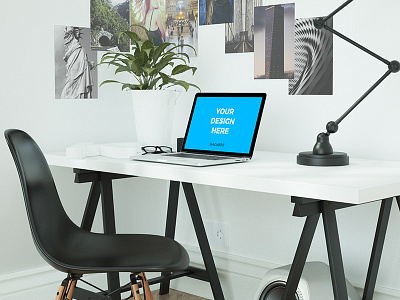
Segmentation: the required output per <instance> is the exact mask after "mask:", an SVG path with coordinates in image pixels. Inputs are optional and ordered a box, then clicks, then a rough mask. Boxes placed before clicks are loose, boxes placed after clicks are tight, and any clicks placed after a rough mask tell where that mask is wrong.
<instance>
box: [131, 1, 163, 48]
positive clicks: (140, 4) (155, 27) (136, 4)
mask: <svg viewBox="0 0 400 300" xmlns="http://www.w3.org/2000/svg"><path fill="white" fill-rule="evenodd" d="M130 20H131V25H132V24H137V25H141V26H143V27H145V28H146V29H147V30H148V31H149V34H150V36H151V37H152V38H153V41H154V45H156V46H159V45H161V44H162V43H164V41H166V14H165V1H164V0H132V2H131V19H130ZM131 30H132V31H134V32H136V33H137V34H139V36H140V37H141V38H142V40H145V39H147V38H148V37H147V36H146V33H145V31H144V30H142V29H141V28H139V27H131Z"/></svg>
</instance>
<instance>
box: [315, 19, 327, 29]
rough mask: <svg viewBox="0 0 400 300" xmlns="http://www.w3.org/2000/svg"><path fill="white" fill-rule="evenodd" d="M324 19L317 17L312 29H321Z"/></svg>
mask: <svg viewBox="0 0 400 300" xmlns="http://www.w3.org/2000/svg"><path fill="white" fill-rule="evenodd" d="M325 23H326V21H325V18H323V17H318V18H315V19H314V27H315V28H317V29H322V28H324V26H325Z"/></svg>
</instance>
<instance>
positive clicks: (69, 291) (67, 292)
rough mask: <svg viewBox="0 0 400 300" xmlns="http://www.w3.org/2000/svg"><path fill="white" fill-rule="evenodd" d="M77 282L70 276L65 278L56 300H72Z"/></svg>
mask: <svg viewBox="0 0 400 300" xmlns="http://www.w3.org/2000/svg"><path fill="white" fill-rule="evenodd" d="M77 280H78V279H77V278H74V277H73V276H70V275H69V276H68V277H67V278H65V279H64V280H63V281H62V283H61V284H60V286H59V288H58V291H57V295H56V300H72V295H73V294H74V289H75V286H76V281H77Z"/></svg>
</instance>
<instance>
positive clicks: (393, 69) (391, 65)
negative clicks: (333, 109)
mask: <svg viewBox="0 0 400 300" xmlns="http://www.w3.org/2000/svg"><path fill="white" fill-rule="evenodd" d="M351 2H353V0H347V1H346V2H345V3H343V4H342V5H341V6H339V7H338V8H337V9H335V10H334V11H333V12H332V13H330V14H329V15H327V16H326V17H319V18H316V19H314V26H315V28H317V29H322V28H325V29H326V30H328V31H330V32H332V33H333V34H335V35H337V36H338V37H340V38H342V39H343V40H345V41H346V42H349V43H350V44H352V45H354V46H356V47H357V48H359V49H361V50H363V51H364V52H366V53H368V54H369V55H371V56H373V57H375V58H376V59H378V60H380V61H382V62H383V63H385V64H386V65H387V66H388V70H387V71H386V72H385V74H383V76H382V77H381V78H379V80H378V81H377V82H376V83H374V84H373V85H372V86H371V87H370V88H369V89H368V90H367V91H366V92H365V93H364V94H363V95H362V96H361V97H360V98H359V99H358V100H357V101H356V102H355V103H354V104H353V105H352V106H351V107H350V108H349V109H348V110H347V111H346V112H345V113H344V114H343V115H342V116H341V117H340V118H338V119H337V120H336V121H330V122H328V124H326V130H327V132H326V134H325V135H327V136H329V135H330V134H331V133H335V132H336V131H338V129H339V127H338V126H339V123H340V122H342V120H343V119H344V118H345V117H346V116H347V115H348V114H349V113H350V112H351V111H352V110H353V109H354V108H356V107H357V106H358V104H360V103H361V101H363V100H364V99H365V98H366V97H367V96H368V95H369V94H370V93H371V92H372V91H373V90H374V89H375V88H376V87H377V86H378V85H379V84H381V83H382V81H383V80H385V78H386V77H388V76H389V75H390V74H391V73H397V72H398V71H399V70H400V63H399V62H398V61H396V60H393V61H389V60H387V59H385V58H383V57H381V56H380V55H378V54H376V53H374V52H372V51H371V50H369V49H367V48H365V47H364V46H362V45H360V44H359V43H357V42H355V41H353V40H352V39H350V38H348V37H347V36H345V35H343V34H341V33H340V32H338V31H336V30H334V29H333V28H331V27H329V26H328V25H326V22H327V21H328V20H329V19H330V18H332V17H333V16H334V15H335V14H337V13H338V12H339V11H341V10H342V9H343V8H345V7H346V6H347V5H349V4H350V3H351Z"/></svg>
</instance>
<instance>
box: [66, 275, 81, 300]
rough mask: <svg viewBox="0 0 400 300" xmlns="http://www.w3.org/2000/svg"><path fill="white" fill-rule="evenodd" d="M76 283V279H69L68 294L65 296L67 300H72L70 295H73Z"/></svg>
mask: <svg viewBox="0 0 400 300" xmlns="http://www.w3.org/2000/svg"><path fill="white" fill-rule="evenodd" d="M77 281H78V279H71V280H70V281H69V283H68V288H67V291H68V294H67V300H72V295H73V294H74V289H75V286H76V282H77Z"/></svg>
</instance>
